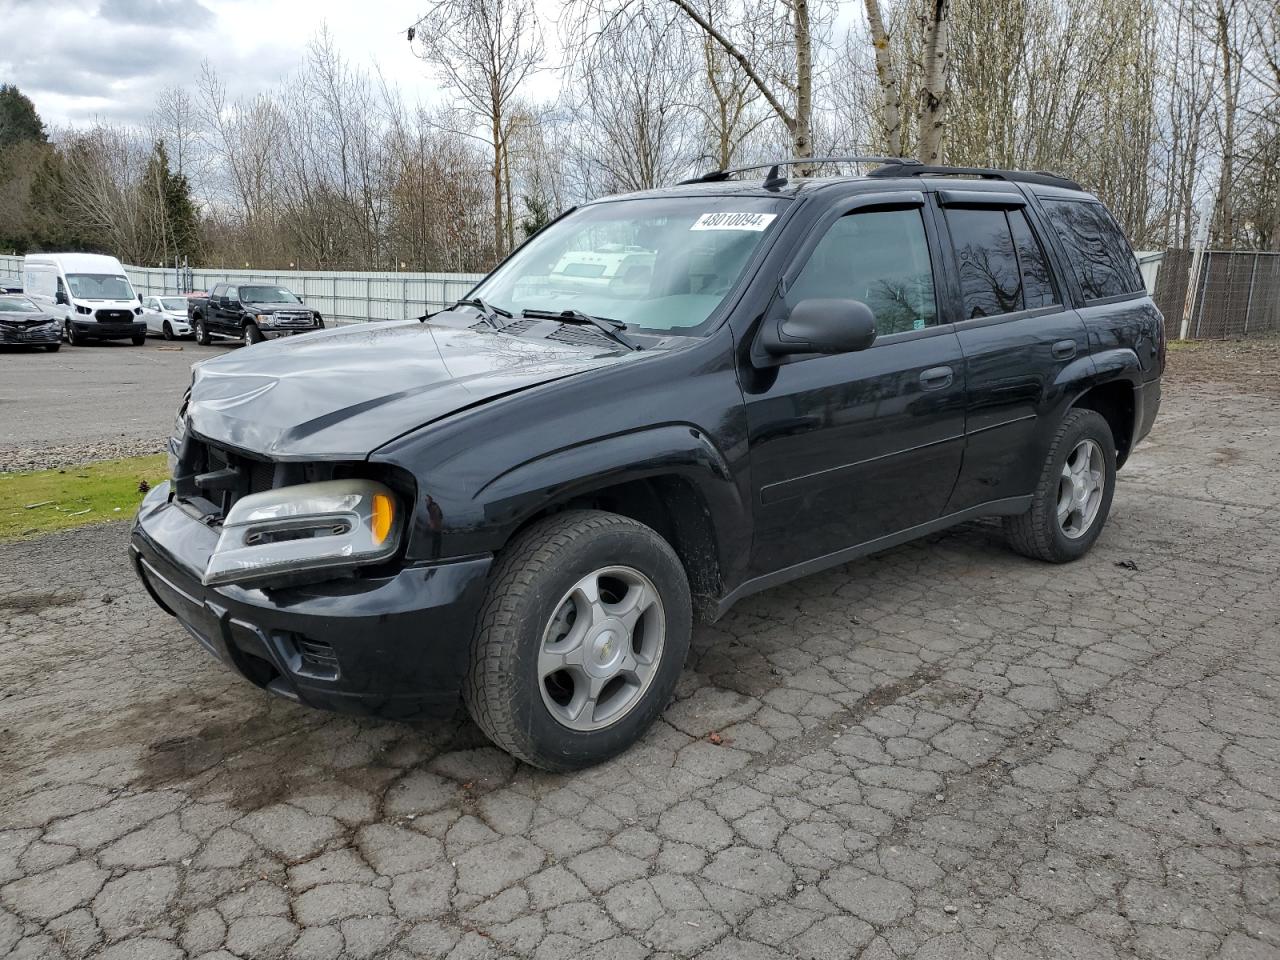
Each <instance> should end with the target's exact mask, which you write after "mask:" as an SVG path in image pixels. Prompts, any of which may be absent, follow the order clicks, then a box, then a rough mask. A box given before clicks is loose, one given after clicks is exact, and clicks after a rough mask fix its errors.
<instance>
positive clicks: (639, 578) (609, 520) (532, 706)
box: [463, 510, 693, 771]
mask: <svg viewBox="0 0 1280 960" xmlns="http://www.w3.org/2000/svg"><path fill="white" fill-rule="evenodd" d="M588 582H590V583H595V584H596V587H597V591H598V596H599V598H600V599H601V600H602V601H604V605H597V606H595V607H592V606H590V605H589V604H585V603H584V597H585V594H584V593H583V592H582V591H581V590H580V589H579V588H580V587H581V586H582V585H583V584H584V583H588ZM624 590H625V592H624ZM628 597H631V598H635V599H633V600H628V599H627V598H628ZM633 604H634V606H633ZM624 606H632V609H633V612H634V610H635V609H639V610H640V611H641V612H639V613H638V614H634V613H633V615H632V616H631V617H630V620H631V621H632V622H633V623H634V630H633V629H631V628H628V627H627V626H626V622H627V620H628V614H627V613H626V612H625V611H624V612H618V613H616V614H615V612H614V611H615V610H617V609H618V608H622V607H624ZM580 609H581V610H582V611H583V614H582V615H583V616H584V617H585V616H586V615H587V613H588V612H591V613H594V614H596V616H592V617H591V618H590V619H583V620H582V621H581V623H582V627H580V628H579V630H578V631H576V632H575V630H574V628H573V626H572V624H574V623H577V622H578V620H577V611H578V610H580ZM599 617H605V619H603V620H602V619H599ZM615 617H616V618H615ZM692 629H693V613H692V603H691V600H690V593H689V581H688V578H687V577H686V575H685V572H684V567H683V566H682V565H681V563H680V559H679V558H678V557H677V556H676V554H675V551H674V550H672V549H671V546H670V545H669V544H668V543H667V542H666V541H665V540H663V539H662V537H660V536H658V534H657V533H655V532H654V531H653V530H651V529H650V528H649V527H646V526H644V525H643V524H641V523H637V522H636V521H634V520H631V519H629V518H627V517H622V516H619V515H617V514H613V513H604V512H602V511H598V510H572V511H567V512H565V513H561V514H556V515H555V516H552V517H548V518H547V519H545V520H541V521H539V522H537V523H535V524H534V525H533V526H531V527H530V528H529V529H528V530H526V531H524V532H523V533H521V534H519V535H518V536H517V537H516V538H515V539H514V540H513V541H512V542H511V543H510V545H508V547H507V548H506V549H505V550H504V551H503V553H502V554H501V555H500V557H499V560H498V562H497V565H496V566H495V568H494V570H493V573H492V575H491V579H490V582H489V589H488V592H487V594H486V596H485V600H484V603H483V605H482V607H481V609H480V614H479V616H478V618H477V623H476V632H475V636H474V638H473V641H472V647H471V663H470V667H469V669H468V672H467V678H466V683H465V685H464V687H463V699H464V700H465V702H466V705H467V709H468V710H469V711H470V713H471V716H472V717H473V718H474V719H475V721H476V723H477V724H478V725H479V726H480V729H481V730H483V731H484V732H485V734H486V735H487V736H488V737H489V739H490V740H492V741H493V742H494V743H495V744H496V745H497V746H499V747H501V748H502V749H504V750H506V751H507V752H508V753H510V754H512V755H513V756H515V757H517V758H518V759H520V760H523V761H524V762H525V763H528V764H531V765H533V766H535V767H541V768H542V769H544V770H552V771H567V770H578V769H581V768H583V767H588V766H592V765H593V764H597V763H600V762H602V761H604V760H607V759H609V758H610V757H613V756H616V755H617V754H619V753H621V752H622V751H624V750H626V749H627V748H628V747H629V746H631V745H632V744H633V743H635V742H636V741H637V740H638V739H639V738H640V737H641V736H642V735H643V734H644V732H645V731H646V730H647V729H648V728H649V726H650V725H651V724H652V723H653V722H654V721H655V720H656V719H657V718H658V715H659V714H660V713H661V712H662V710H663V709H664V708H665V707H666V705H667V703H668V702H669V701H670V699H671V695H672V693H673V692H674V690H675V685H676V681H677V680H678V679H679V677H680V671H681V669H682V668H683V666H684V661H685V657H686V655H687V654H688V652H689V638H690V634H691V633H692ZM575 637H578V638H581V639H580V641H579V642H578V643H575V642H574V638H575ZM615 641H618V642H616V643H615ZM564 649H568V650H569V652H568V653H557V652H556V651H558V650H564ZM559 657H565V658H567V659H569V660H573V659H574V658H575V657H578V658H580V659H579V661H578V665H570V666H569V667H567V668H566V669H565V670H561V671H559V672H556V673H551V674H549V675H548V673H547V671H549V670H554V669H555V668H554V667H549V666H547V664H548V662H551V663H554V662H557V661H556V659H555V658H559ZM606 660H608V661H609V662H605V661H606ZM610 663H612V664H613V665H614V666H613V667H611V666H610ZM614 667H616V668H617V669H618V670H619V671H621V672H618V673H616V674H613V675H612V676H610V671H611V670H612V669H614ZM588 669H590V670H592V671H594V672H595V677H596V680H595V684H599V685H600V687H599V690H598V695H599V699H598V701H590V703H589V706H588V705H582V706H581V709H580V711H579V712H578V714H577V720H576V721H571V720H570V714H572V713H573V711H574V706H575V704H585V703H586V702H587V701H586V697H587V695H588V693H589V691H591V690H594V689H596V686H595V684H593V683H592V677H591V676H590V675H589V674H588V673H587V672H586V671H587V670H588ZM579 695H581V697H582V699H581V700H580V699H579ZM571 723H575V724H576V728H575V726H572V725H570V724H571Z"/></svg>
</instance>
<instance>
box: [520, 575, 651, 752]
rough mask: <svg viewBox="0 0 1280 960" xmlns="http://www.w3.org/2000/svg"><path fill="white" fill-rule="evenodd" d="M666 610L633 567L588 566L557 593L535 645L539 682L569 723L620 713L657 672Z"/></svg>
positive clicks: (602, 723)
mask: <svg viewBox="0 0 1280 960" xmlns="http://www.w3.org/2000/svg"><path fill="white" fill-rule="evenodd" d="M665 640H666V615H665V613H664V611H663V608H662V598H661V597H660V596H659V595H658V590H657V588H656V587H655V586H654V585H653V581H652V580H650V579H649V578H648V577H647V576H645V575H644V574H643V573H641V572H640V571H639V570H636V569H634V568H632V567H624V566H612V567H603V568H601V569H599V570H595V571H592V572H591V573H589V574H587V575H586V576H585V577H583V578H582V579H581V580H579V581H578V582H577V583H575V584H574V585H573V586H572V587H571V588H570V589H569V591H568V592H567V593H566V594H565V595H564V597H563V598H561V600H560V602H559V603H558V604H557V605H556V608H555V612H554V613H553V614H552V616H551V622H550V623H548V624H547V627H546V629H545V630H544V631H543V635H542V642H541V644H540V646H539V648H538V686H539V689H540V690H541V692H542V702H543V703H544V704H545V705H546V707H547V709H548V710H549V711H550V712H551V715H552V716H553V717H555V719H556V720H557V721H558V722H559V723H561V724H563V725H564V726H566V727H568V728H570V729H572V730H580V731H591V730H599V729H601V728H603V727H606V726H608V725H609V724H611V723H614V722H616V721H618V720H620V719H621V718H622V717H624V716H625V715H626V714H627V713H629V712H630V711H631V710H632V709H633V708H634V707H635V706H636V704H637V703H639V702H640V700H641V699H642V698H643V696H644V694H645V691H647V690H648V688H649V685H650V684H651V683H652V682H653V678H654V676H655V675H656V674H657V668H658V664H659V661H660V660H661V659H662V650H663V646H664V645H665Z"/></svg>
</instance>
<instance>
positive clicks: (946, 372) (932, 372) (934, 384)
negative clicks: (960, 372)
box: [920, 367, 955, 390]
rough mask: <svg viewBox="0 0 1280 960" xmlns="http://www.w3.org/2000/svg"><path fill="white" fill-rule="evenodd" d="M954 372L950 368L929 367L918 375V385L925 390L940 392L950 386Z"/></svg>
mask: <svg viewBox="0 0 1280 960" xmlns="http://www.w3.org/2000/svg"><path fill="white" fill-rule="evenodd" d="M954 379H955V371H954V370H952V369H951V368H950V367H930V368H929V369H928V370H925V371H923V372H922V373H921V374H920V385H921V386H922V387H924V388H925V389H926V390H941V389H942V388H943V387H949V386H951V381H952V380H954Z"/></svg>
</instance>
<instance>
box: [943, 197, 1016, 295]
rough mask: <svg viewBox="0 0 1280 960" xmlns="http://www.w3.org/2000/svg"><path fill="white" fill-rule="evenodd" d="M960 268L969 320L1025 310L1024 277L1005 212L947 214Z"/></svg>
mask: <svg viewBox="0 0 1280 960" xmlns="http://www.w3.org/2000/svg"><path fill="white" fill-rule="evenodd" d="M947 226H948V228H949V229H950V230H951V243H952V245H953V246H954V247H955V251H956V263H957V265H958V266H959V269H960V293H961V296H962V297H963V299H964V316H965V319H972V318H973V317H996V316H999V315H1000V314H1002V313H1013V312H1014V311H1017V310H1021V309H1022V308H1023V307H1022V274H1021V273H1020V271H1019V269H1018V258H1017V256H1016V255H1015V254H1014V251H1013V235H1012V233H1011V232H1010V230H1009V221H1008V219H1007V218H1006V217H1005V213H1004V211H1003V210H987V209H979V210H964V209H955V208H952V209H950V210H948V211H947Z"/></svg>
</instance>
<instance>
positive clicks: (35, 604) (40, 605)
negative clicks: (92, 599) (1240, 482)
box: [0, 593, 80, 614]
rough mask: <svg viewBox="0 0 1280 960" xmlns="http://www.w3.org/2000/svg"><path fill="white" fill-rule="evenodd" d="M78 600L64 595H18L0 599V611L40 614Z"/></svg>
mask: <svg viewBox="0 0 1280 960" xmlns="http://www.w3.org/2000/svg"><path fill="white" fill-rule="evenodd" d="M79 599H80V598H79V597H77V596H70V595H68V594H65V593H20V594H18V595H17V596H10V597H0V610H3V611H6V612H8V613H26V614H32V613H40V612H41V611H42V610H49V609H51V608H53V607H65V606H70V605H71V604H73V603H75V602H76V601H77V600H79Z"/></svg>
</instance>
